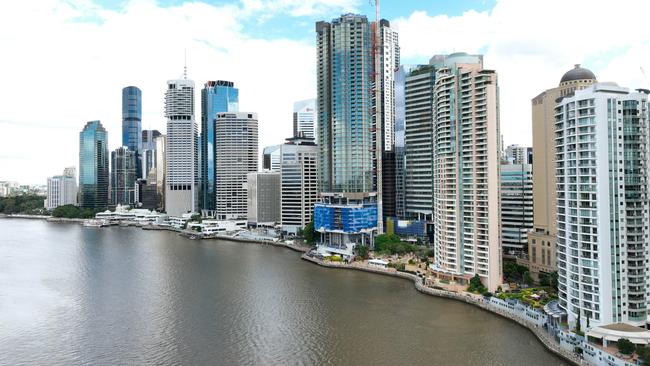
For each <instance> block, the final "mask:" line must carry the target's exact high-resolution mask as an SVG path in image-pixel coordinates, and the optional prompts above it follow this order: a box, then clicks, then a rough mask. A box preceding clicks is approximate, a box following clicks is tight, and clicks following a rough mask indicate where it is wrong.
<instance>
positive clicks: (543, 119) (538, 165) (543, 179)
mask: <svg viewBox="0 0 650 366" xmlns="http://www.w3.org/2000/svg"><path fill="white" fill-rule="evenodd" d="M595 82H596V76H595V75H594V74H593V73H592V72H591V71H589V70H587V69H585V68H582V67H580V65H575V67H574V68H573V69H571V70H569V71H567V72H566V73H565V74H564V75H563V76H562V79H561V80H560V84H559V86H558V87H556V88H552V89H549V90H546V91H544V92H542V93H541V94H539V95H538V96H536V97H535V98H533V100H532V103H531V104H532V110H533V157H534V159H533V172H534V174H533V230H532V231H531V232H530V233H529V234H528V258H529V268H530V272H531V274H532V275H533V277H537V276H538V274H539V273H540V272H545V273H551V272H554V271H556V270H557V266H556V262H555V257H556V237H557V226H556V219H557V216H556V205H557V196H556V189H555V187H556V185H555V184H556V183H555V102H556V100H557V98H559V97H564V96H567V95H569V94H571V93H574V92H575V91H577V90H580V89H584V88H586V87H588V86H589V85H592V84H594V83H595ZM542 258H546V260H544V263H542ZM549 258H550V260H548V259H549Z"/></svg>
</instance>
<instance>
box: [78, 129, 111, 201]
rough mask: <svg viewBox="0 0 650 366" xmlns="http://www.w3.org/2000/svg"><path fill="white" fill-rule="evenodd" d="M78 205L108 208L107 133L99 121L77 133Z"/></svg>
mask: <svg viewBox="0 0 650 366" xmlns="http://www.w3.org/2000/svg"><path fill="white" fill-rule="evenodd" d="M79 205H80V206H81V207H82V208H90V209H98V208H105V207H107V206H108V132H106V129H104V126H102V124H101V123H100V122H99V121H90V122H88V123H86V126H85V127H84V128H83V130H82V131H81V132H80V133H79Z"/></svg>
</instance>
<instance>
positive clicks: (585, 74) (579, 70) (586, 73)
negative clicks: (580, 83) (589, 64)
mask: <svg viewBox="0 0 650 366" xmlns="http://www.w3.org/2000/svg"><path fill="white" fill-rule="evenodd" d="M575 80H596V75H594V73H593V72H591V70H589V69H585V68H583V67H580V64H575V66H574V68H573V69H571V70H569V71H567V72H565V73H564V75H562V79H561V80H560V84H562V83H566V82H569V81H575Z"/></svg>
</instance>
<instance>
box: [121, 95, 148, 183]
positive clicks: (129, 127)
mask: <svg viewBox="0 0 650 366" xmlns="http://www.w3.org/2000/svg"><path fill="white" fill-rule="evenodd" d="M122 146H126V147H128V148H129V150H131V151H133V152H134V153H135V157H136V177H137V178H143V177H142V167H141V162H140V151H142V91H140V89H139V88H137V87H135V86H127V87H126V88H124V89H122Z"/></svg>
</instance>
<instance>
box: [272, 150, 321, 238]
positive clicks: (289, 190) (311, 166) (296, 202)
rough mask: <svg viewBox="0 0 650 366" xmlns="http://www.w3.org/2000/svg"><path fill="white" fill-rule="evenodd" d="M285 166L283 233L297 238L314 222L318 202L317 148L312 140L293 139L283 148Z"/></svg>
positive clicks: (282, 194) (283, 164)
mask: <svg viewBox="0 0 650 366" xmlns="http://www.w3.org/2000/svg"><path fill="white" fill-rule="evenodd" d="M280 155H281V156H282V163H281V166H280V176H281V184H282V193H281V197H282V210H281V211H282V212H281V214H282V231H285V232H287V233H293V234H297V233H298V230H299V229H303V228H304V227H305V226H306V225H307V223H309V222H310V221H311V219H312V214H313V212H314V204H315V203H316V201H317V200H318V177H317V161H318V146H316V144H315V143H314V140H313V139H309V138H303V137H293V138H290V139H287V142H286V143H285V144H283V145H280Z"/></svg>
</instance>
